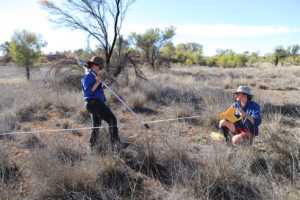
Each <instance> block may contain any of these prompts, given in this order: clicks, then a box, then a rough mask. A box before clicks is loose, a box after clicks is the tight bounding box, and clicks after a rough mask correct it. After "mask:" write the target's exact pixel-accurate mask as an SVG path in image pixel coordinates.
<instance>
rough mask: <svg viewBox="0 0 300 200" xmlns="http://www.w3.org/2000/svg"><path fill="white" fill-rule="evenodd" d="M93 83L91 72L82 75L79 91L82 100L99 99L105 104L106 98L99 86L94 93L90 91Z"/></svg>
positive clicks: (94, 78) (92, 73)
mask: <svg viewBox="0 0 300 200" xmlns="http://www.w3.org/2000/svg"><path fill="white" fill-rule="evenodd" d="M95 83H96V77H95V73H94V72H93V71H90V72H87V73H85V74H84V75H83V77H82V79H81V89H82V93H83V97H84V99H85V100H88V99H99V100H100V101H102V102H105V101H106V98H105V95H104V91H103V89H102V87H100V86H99V87H97V89H96V90H95V91H94V92H93V91H92V88H93V86H94V84H95Z"/></svg>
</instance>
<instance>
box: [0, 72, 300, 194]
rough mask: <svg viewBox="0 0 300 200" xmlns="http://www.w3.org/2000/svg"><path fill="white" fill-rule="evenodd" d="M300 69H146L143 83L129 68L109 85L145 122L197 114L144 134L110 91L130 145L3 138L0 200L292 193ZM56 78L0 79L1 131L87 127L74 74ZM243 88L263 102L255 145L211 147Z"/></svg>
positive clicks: (295, 189)
mask: <svg viewBox="0 0 300 200" xmlns="http://www.w3.org/2000/svg"><path fill="white" fill-rule="evenodd" d="M299 73H300V72H299V69H298V68H297V67H281V68H280V67H279V68H262V67H260V68H244V69H239V70H234V69H219V68H205V67H190V68H180V67H178V68H170V69H166V70H164V71H160V72H159V73H156V72H153V71H147V70H145V74H146V75H147V76H148V79H149V80H148V81H144V80H140V79H138V78H135V77H132V76H131V74H132V72H131V71H130V70H129V71H125V73H124V74H122V75H120V78H119V79H118V80H117V82H116V83H115V84H114V85H112V89H113V90H114V91H115V92H116V93H117V94H118V95H119V96H120V97H121V98H122V99H123V100H125V101H126V102H127V103H128V105H129V106H130V107H131V108H133V109H134V110H135V111H136V112H138V114H139V115H140V116H141V117H142V118H143V119H144V120H145V121H151V120H157V119H167V118H175V117H188V116H193V115H199V118H197V119H193V120H180V121H171V122H163V123H157V124H150V126H151V129H150V130H145V129H143V128H141V125H140V124H136V123H132V122H136V121H137V120H136V119H134V117H133V116H132V115H131V114H130V113H129V112H128V111H127V110H126V109H125V108H124V107H123V105H122V104H121V103H120V102H118V100H116V99H115V98H114V97H113V96H111V95H109V93H108V91H106V94H107V101H108V104H109V106H110V107H111V108H112V110H113V112H114V113H115V115H116V116H117V118H118V121H119V122H121V123H119V124H120V125H121V126H120V127H119V130H120V136H121V137H122V139H124V140H128V141H130V142H131V146H130V147H128V149H126V150H122V151H119V152H118V151H112V150H111V148H110V146H109V145H108V144H109V133H108V131H107V130H105V129H101V130H100V132H101V137H100V138H99V141H98V143H99V145H98V147H97V148H96V150H95V151H93V152H91V150H90V148H89V146H88V145H89V144H88V141H89V131H75V132H71V133H70V132H66V133H57V134H55V133H46V134H44V135H43V134H35V135H16V136H10V137H8V136H5V137H4V136H2V137H1V138H0V142H1V144H0V169H1V170H0V172H1V173H0V175H1V178H0V182H1V185H0V198H1V199H24V198H26V199H297V197H298V196H299V190H300V182H299V173H300V164H299V160H300V154H299V149H300V142H299V138H300V135H299V133H300V131H299V128H298V127H299V124H300V101H299V92H298V91H297V88H299V85H300V79H299V76H298V74H299ZM59 80H60V81H51V82H46V83H42V82H41V81H39V80H37V79H35V81H30V82H26V83H22V84H20V83H16V84H15V85H12V84H3V83H0V84H1V87H0V91H1V93H2V94H3V96H2V97H1V102H0V111H1V113H0V132H11V131H29V130H45V129H60V128H62V129H66V128H72V127H74V128H75V127H88V126H90V125H91V119H90V115H89V113H88V112H87V111H86V109H85V107H84V101H83V99H82V94H81V92H80V91H78V90H77V89H76V88H74V87H75V86H74V84H75V83H77V82H78V80H77V79H76V78H75V79H72V80H68V81H66V79H64V77H60V78H59ZM70 82H72V83H70ZM37 83H39V84H37ZM58 83H59V84H58ZM239 85H248V86H250V87H251V88H252V89H253V92H254V93H255V99H254V100H255V101H257V102H258V103H259V104H260V105H261V111H262V116H263V123H262V124H261V126H260V134H259V136H258V137H257V138H256V139H255V140H254V144H253V145H252V146H251V147H243V146H241V147H228V146H225V145H223V144H219V143H214V142H212V141H210V139H209V133H210V132H211V131H212V130H217V129H218V127H217V126H218V120H217V119H216V116H217V114H219V113H221V112H223V111H225V110H226V109H227V108H228V106H229V105H231V104H232V102H233V98H232V91H233V90H234V89H235V88H237V87H238V86H239ZM58 86H59V87H58ZM103 125H105V123H103ZM203 141H205V142H203ZM16 191H17V192H16Z"/></svg>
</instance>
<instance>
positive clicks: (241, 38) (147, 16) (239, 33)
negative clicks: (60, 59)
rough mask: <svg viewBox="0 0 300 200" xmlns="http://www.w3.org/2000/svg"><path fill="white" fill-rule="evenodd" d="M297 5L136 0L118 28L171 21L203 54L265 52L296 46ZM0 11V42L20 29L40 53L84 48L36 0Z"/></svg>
mask: <svg viewBox="0 0 300 200" xmlns="http://www.w3.org/2000/svg"><path fill="white" fill-rule="evenodd" d="M60 1H62V0H60ZM299 10H300V0H251V1H246V0H226V1H225V0H185V1H182V0H136V1H135V2H134V3H133V4H132V5H131V6H130V7H129V9H128V11H127V13H126V18H125V20H124V22H123V26H122V30H121V33H122V34H123V35H124V36H125V38H126V37H127V36H128V34H130V33H132V32H136V33H144V32H145V31H146V30H147V29H149V28H160V29H162V30H164V29H165V28H166V27H169V26H174V27H175V28H176V31H175V33H176V34H175V36H174V37H173V40H172V41H173V43H174V44H175V45H177V44H179V43H188V42H197V43H199V44H201V45H203V53H204V55H206V56H211V55H215V54H216V50H218V49H223V50H226V49H232V50H233V51H234V52H236V53H243V52H245V51H248V52H258V53H259V54H260V55H265V54H267V53H272V52H274V49H275V48H276V47H277V46H279V45H281V46H283V47H284V48H287V47H288V46H290V45H294V44H299V45H300V21H299V19H300V12H299ZM0 16H1V20H0V27H1V29H0V44H2V43H4V42H5V41H10V40H11V37H12V35H13V33H14V31H21V30H23V29H25V30H27V31H30V32H34V33H36V34H40V35H41V36H42V38H43V40H44V41H47V43H48V45H47V47H45V48H43V49H42V50H43V52H44V53H50V52H56V51H68V50H75V49H79V48H82V49H85V48H86V47H87V40H86V38H87V37H86V34H85V33H83V32H82V31H79V30H70V29H67V28H57V27H56V26H55V24H53V23H51V22H50V21H49V20H48V19H49V17H51V15H50V14H49V13H48V12H47V11H45V10H43V9H42V8H41V7H40V6H39V4H38V1H37V0H9V1H7V0H0ZM93 46H94V45H93ZM93 46H92V45H91V48H92V49H94V48H95V47H93Z"/></svg>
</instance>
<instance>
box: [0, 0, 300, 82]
mask: <svg viewBox="0 0 300 200" xmlns="http://www.w3.org/2000/svg"><path fill="white" fill-rule="evenodd" d="M134 2H135V0H106V1H98V0H90V1H81V0H72V1H69V0H63V1H59V2H57V1H55V2H54V1H52V0H40V1H39V3H40V5H41V6H42V8H44V9H46V10H47V11H49V13H50V14H51V15H52V18H51V21H52V22H54V23H55V24H56V25H60V26H65V27H67V28H71V29H79V30H82V31H84V32H85V33H87V38H88V40H89V38H90V37H91V38H93V39H95V40H96V41H98V46H97V48H96V49H95V50H91V49H89V48H88V49H89V50H83V49H78V50H75V51H73V52H71V51H64V52H59V51H57V52H55V54H67V53H74V54H76V55H78V56H79V57H81V58H87V57H89V56H91V55H101V56H103V57H105V60H106V65H105V68H106V70H107V71H108V72H109V73H111V74H114V76H117V75H118V74H119V73H120V72H121V71H122V69H123V68H124V66H125V65H126V64H127V63H128V61H131V63H134V62H138V63H140V64H142V65H143V66H144V65H148V66H150V67H152V69H153V70H157V69H159V68H160V67H162V66H166V67H169V66H170V65H171V64H177V65H183V66H191V65H201V66H219V67H243V66H247V65H254V66H258V65H259V64H260V63H263V62H270V63H273V64H274V65H275V66H278V64H281V65H291V64H293V65H299V63H300V56H299V45H298V44H294V45H291V46H288V47H287V48H286V49H285V48H284V47H282V46H278V47H276V48H275V49H274V52H273V53H270V54H268V55H264V56H262V55H260V53H259V52H252V53H249V52H247V51H245V52H244V53H242V54H238V53H235V52H234V51H233V50H230V49H226V50H222V49H219V50H217V52H216V55H213V56H204V55H203V45H201V44H199V43H195V42H190V43H180V44H177V45H176V46H175V45H174V43H173V42H172V39H173V37H174V35H175V34H176V28H175V27H173V26H170V27H166V28H165V29H164V30H161V29H159V28H150V29H148V30H146V31H145V32H144V33H135V32H133V33H131V34H129V36H128V38H124V37H123V36H122V35H121V27H122V22H123V20H124V19H125V15H126V12H127V9H128V7H129V6H130V5H131V4H132V3H134ZM109 30H113V31H109ZM46 44H47V43H46V42H44V41H42V40H41V36H40V35H37V34H35V33H30V32H29V31H26V30H23V31H21V32H17V31H16V32H15V34H14V35H13V37H12V39H11V41H6V42H4V43H3V44H1V45H0V51H2V55H3V56H4V57H6V58H8V59H6V60H10V59H9V58H11V59H12V60H13V61H14V62H16V63H17V64H18V65H20V66H23V67H25V69H26V71H27V78H28V79H29V77H30V73H29V70H30V68H31V67H33V66H36V65H37V63H38V62H39V61H40V60H41V55H42V51H41V48H42V47H45V46H46Z"/></svg>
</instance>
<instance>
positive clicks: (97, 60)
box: [86, 56, 104, 67]
mask: <svg viewBox="0 0 300 200" xmlns="http://www.w3.org/2000/svg"><path fill="white" fill-rule="evenodd" d="M86 63H87V64H88V66H89V67H91V66H92V64H96V65H103V64H104V60H103V58H101V57H99V56H93V57H92V59H91V60H90V61H87V62H86Z"/></svg>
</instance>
